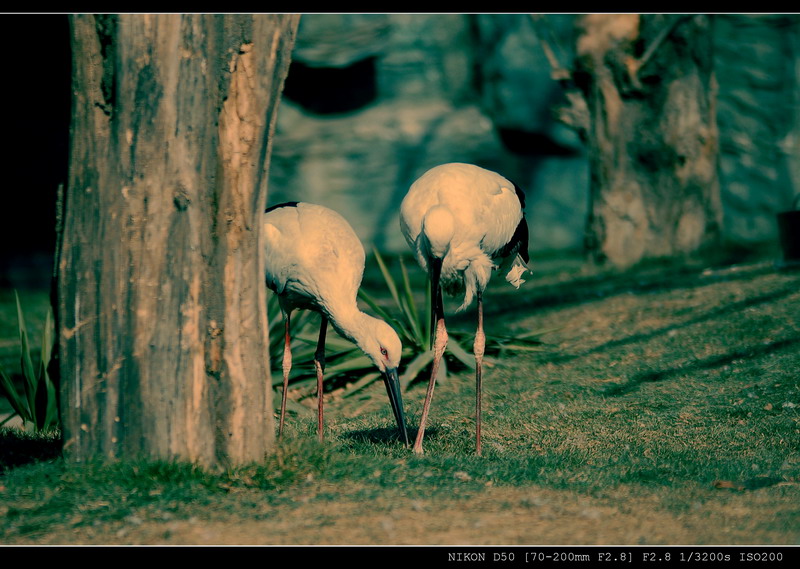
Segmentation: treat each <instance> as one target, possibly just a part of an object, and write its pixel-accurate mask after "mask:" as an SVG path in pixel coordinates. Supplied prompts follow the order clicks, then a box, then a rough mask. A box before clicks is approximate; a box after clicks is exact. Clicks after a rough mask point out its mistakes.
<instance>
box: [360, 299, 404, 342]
mask: <svg viewBox="0 0 800 569" xmlns="http://www.w3.org/2000/svg"><path fill="white" fill-rule="evenodd" d="M358 295H359V296H360V297H361V298H362V299H363V300H364V302H366V303H367V304H368V305H369V307H370V308H371V309H372V310H374V311H375V312H376V313H377V314H378V315H379V316H380V317H381V318H383V319H384V320H386V321H387V322H389V323H390V324H392V325H393V326H394V327H395V329H396V330H397V331H398V332H399V333H400V334H401V335H403V336H405V337H406V338H413V336H412V335H411V334H409V332H408V328H406V326H405V325H404V324H403V323H402V322H401V321H400V320H398V319H397V318H396V317H394V316H393V315H392V314H390V313H389V312H387V311H386V310H385V309H384V308H381V307H380V306H379V305H378V303H377V302H376V301H375V300H374V299H373V298H372V297H371V296H370V295H368V294H367V293H366V292H364V291H363V290H361V291H359V292H358ZM398 302H399V300H398Z"/></svg>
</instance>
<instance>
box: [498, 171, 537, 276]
mask: <svg viewBox="0 0 800 569" xmlns="http://www.w3.org/2000/svg"><path fill="white" fill-rule="evenodd" d="M512 184H513V182H512ZM514 191H515V192H516V193H517V199H519V206H520V209H522V219H520V220H519V223H518V224H517V228H516V229H515V230H514V235H512V236H511V240H510V241H509V242H508V243H506V245H505V246H504V247H503V248H502V249H500V251H499V252H498V253H497V256H498V257H504V258H505V257H510V256H512V255H519V256H520V257H522V260H523V261H525V262H526V263H527V262H529V261H530V257H529V255H528V222H527V221H526V220H525V193H524V192H523V191H522V190H521V189H520V187H519V186H518V185H516V184H514Z"/></svg>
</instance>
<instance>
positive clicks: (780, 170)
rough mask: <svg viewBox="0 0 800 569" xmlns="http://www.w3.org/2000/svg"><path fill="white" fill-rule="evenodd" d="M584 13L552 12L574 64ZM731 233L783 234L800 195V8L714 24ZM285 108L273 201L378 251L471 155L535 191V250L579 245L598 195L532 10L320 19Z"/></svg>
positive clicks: (302, 46)
mask: <svg viewBox="0 0 800 569" xmlns="http://www.w3.org/2000/svg"><path fill="white" fill-rule="evenodd" d="M574 18H575V16H572V15H563V16H556V15H553V16H547V22H548V29H549V30H550V31H551V33H552V38H551V39H552V40H553V41H552V45H553V46H554V47H555V48H556V49H557V52H556V55H557V56H558V57H559V61H560V63H561V64H562V65H564V66H570V65H571V58H572V51H571V48H572V45H573V43H574V42H573V39H572V37H573V36H572V34H573V31H572V23H573V19H574ZM715 20H716V23H715V31H714V33H715V50H716V52H715V59H716V66H717V77H718V83H719V103H718V120H719V127H720V138H721V149H722V154H721V156H720V178H721V184H722V194H723V206H724V208H725V234H726V237H727V239H728V240H729V241H732V242H734V243H737V244H739V245H742V246H744V247H758V246H762V245H764V244H770V243H773V242H774V241H775V240H776V229H775V222H774V214H775V212H776V211H780V210H782V209H787V208H788V207H789V204H790V202H791V198H792V196H793V195H795V194H796V193H797V192H798V191H800V164H799V163H798V156H800V148H798V146H800V138H798V132H800V124H798V121H799V120H800V119H798V117H799V116H800V114H798V113H797V111H796V109H797V108H798V88H797V86H798V69H799V67H798V57H797V55H798V48H799V47H800V41H798V25H799V23H800V16H796V15H783V16H779V15H764V16H757V15H721V16H719V17H717V18H715ZM293 57H294V63H293V67H292V69H291V70H290V73H289V78H288V80H287V88H286V93H285V96H284V99H283V102H282V103H281V109H280V112H279V119H278V125H277V132H276V139H275V145H274V147H273V148H274V150H273V156H272V164H271V170H270V193H269V196H270V197H269V200H270V203H278V202H279V201H285V200H298V199H299V200H308V201H315V202H317V203H321V204H323V205H328V206H329V207H333V208H335V209H337V210H338V211H340V212H341V213H342V214H343V215H344V216H345V217H346V218H347V219H348V220H350V222H351V223H352V224H353V226H354V228H355V229H356V232H357V233H358V234H359V236H360V237H361V238H362V239H363V240H364V242H365V244H366V245H367V246H368V247H369V246H372V245H374V246H376V247H378V248H379V249H381V250H385V251H404V250H405V249H406V245H405V243H404V241H403V239H402V236H401V235H400V232H399V227H398V220H397V211H398V208H399V204H400V201H401V200H402V197H403V196H404V195H405V192H406V190H407V189H408V186H409V185H410V184H411V182H413V180H414V179H416V177H418V176H419V175H420V174H422V173H423V172H424V171H425V170H426V169H428V168H429V167H431V166H434V165H436V164H440V163H443V162H449V161H464V162H473V163H476V164H479V165H482V166H485V167H487V168H490V169H494V170H497V171H498V172H500V173H502V174H504V175H505V176H507V177H508V178H510V179H512V180H514V181H515V182H516V183H517V184H518V185H519V186H520V187H522V188H523V189H524V190H525V191H526V194H527V196H528V203H527V212H526V213H527V217H528V220H529V225H530V248H531V251H532V252H534V253H537V252H538V253H544V252H549V251H565V250H579V249H580V248H581V247H582V244H583V232H584V225H585V216H586V212H587V209H588V208H587V205H588V204H587V200H588V184H589V175H588V165H587V161H586V157H585V152H584V149H583V147H582V143H581V141H580V140H579V138H578V137H577V136H576V134H575V133H574V132H573V131H572V130H570V129H569V128H567V127H565V126H563V125H562V124H560V123H558V122H557V121H556V120H554V106H555V105H557V104H559V103H560V102H561V100H562V96H563V94H562V92H561V90H560V87H559V86H558V84H557V83H556V82H555V81H554V80H553V79H552V78H551V68H550V64H549V63H548V61H547V60H546V58H545V57H544V52H543V50H542V47H541V43H540V42H539V39H538V38H537V36H536V34H535V31H534V26H533V23H532V19H531V17H530V16H529V15H527V14H390V15H386V14H308V15H304V16H303V17H302V19H301V23H300V29H299V31H298V37H297V47H296V50H295V53H294V55H293Z"/></svg>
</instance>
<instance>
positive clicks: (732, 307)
mask: <svg viewBox="0 0 800 569" xmlns="http://www.w3.org/2000/svg"><path fill="white" fill-rule="evenodd" d="M797 290H798V285H797V283H796V282H792V283H790V284H789V285H787V286H785V287H782V288H779V289H777V290H774V291H771V292H768V293H764V294H761V295H757V296H753V297H750V298H746V299H744V300H740V301H738V302H732V303H728V304H725V305H723V306H717V307H714V308H711V309H709V310H707V311H706V312H704V313H703V314H700V315H698V316H696V317H694V318H690V319H689V320H685V321H683V322H678V323H675V324H670V325H668V326H663V327H661V328H659V329H657V330H651V331H650V332H642V333H639V334H633V335H630V336H627V337H625V338H619V339H617V340H611V341H609V342H606V343H604V344H600V345H599V346H595V347H593V348H589V349H587V350H584V351H582V352H579V353H572V354H549V355H546V356H544V357H543V361H545V362H548V363H564V362H568V361H572V360H575V359H577V358H582V357H585V356H588V355H591V354H594V353H598V352H603V351H607V350H612V349H614V348H618V347H621V346H626V345H631V344H636V343H639V342H647V341H649V340H652V339H654V338H658V337H660V336H664V335H666V334H669V333H670V332H673V331H676V330H680V329H682V328H688V327H689V326H693V325H695V324H699V323H701V322H707V321H709V320H712V319H714V318H719V317H723V316H727V315H730V314H734V313H739V312H741V311H743V310H745V309H746V308H750V307H753V306H757V305H760V304H766V303H768V302H775V301H777V300H780V299H781V298H784V297H786V296H789V295H791V294H794V293H796V292H797Z"/></svg>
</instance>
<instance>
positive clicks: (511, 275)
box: [506, 255, 530, 288]
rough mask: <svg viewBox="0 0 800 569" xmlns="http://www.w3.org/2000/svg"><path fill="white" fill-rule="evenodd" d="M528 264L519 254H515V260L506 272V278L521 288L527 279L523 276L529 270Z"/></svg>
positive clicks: (515, 286)
mask: <svg viewBox="0 0 800 569" xmlns="http://www.w3.org/2000/svg"><path fill="white" fill-rule="evenodd" d="M529 270H530V269H528V265H527V264H525V261H523V260H522V257H520V256H519V255H514V261H513V262H512V263H511V269H510V270H509V271H508V274H506V280H507V281H508V282H509V283H511V284H512V285H513V286H514V288H519V287H520V285H521V284H522V283H524V282H525V279H523V278H522V276H523V275H524V274H525V273H527V272H529Z"/></svg>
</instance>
